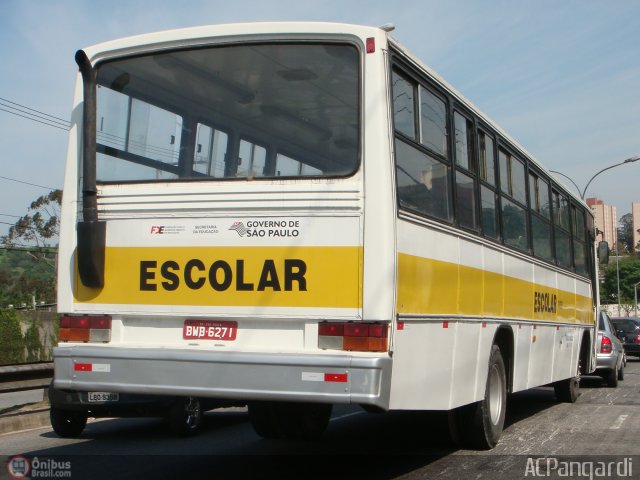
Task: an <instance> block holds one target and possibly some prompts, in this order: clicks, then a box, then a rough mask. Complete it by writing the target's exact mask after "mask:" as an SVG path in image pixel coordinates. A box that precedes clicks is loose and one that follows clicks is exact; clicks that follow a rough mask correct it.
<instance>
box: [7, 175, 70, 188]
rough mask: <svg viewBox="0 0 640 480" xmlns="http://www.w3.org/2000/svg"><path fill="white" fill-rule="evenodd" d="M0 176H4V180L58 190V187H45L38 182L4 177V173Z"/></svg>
mask: <svg viewBox="0 0 640 480" xmlns="http://www.w3.org/2000/svg"><path fill="white" fill-rule="evenodd" d="M0 178H2V179H3V180H10V181H12V182H18V183H24V184H25V185H31V186H32V187H40V188H46V189H47V190H58V189H57V188H53V187H45V186H44V185H38V184H37V183H29V182H23V181H22V180H16V179H15V178H9V177H3V176H2V175H0Z"/></svg>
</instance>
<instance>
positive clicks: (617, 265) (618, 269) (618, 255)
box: [549, 155, 640, 316]
mask: <svg viewBox="0 0 640 480" xmlns="http://www.w3.org/2000/svg"><path fill="white" fill-rule="evenodd" d="M638 160H640V156H638V155H636V156H635V157H629V158H627V159H626V160H623V161H622V162H620V163H616V164H614V165H610V166H608V167H605V168H603V169H602V170H600V171H598V172H596V173H595V174H594V175H593V176H592V177H591V178H590V179H589V181H588V182H587V184H586V185H585V186H584V190H582V191H580V187H578V185H577V184H576V182H574V181H573V179H572V178H571V177H568V176H567V175H565V174H564V173H562V172H558V171H556V170H549V171H550V172H551V173H556V174H558V175H562V176H563V177H564V178H566V179H567V180H569V181H570V182H571V183H572V184H573V186H574V187H576V190H577V191H578V195H580V198H581V199H582V200H583V201H584V196H585V195H586V194H587V188H589V185H591V182H593V180H594V178H596V177H597V176H598V175H600V174H601V173H603V172H606V171H607V170H611V169H612V168H615V167H619V166H620V165H625V164H627V163H633V162H637V161H638ZM603 236H604V235H603ZM619 257H620V249H619V247H618V242H617V241H616V280H617V283H618V316H620V267H619V263H618V262H619ZM639 284H640V282H638V283H636V285H635V287H634V288H635V295H636V303H635V311H636V316H637V313H638V285H639Z"/></svg>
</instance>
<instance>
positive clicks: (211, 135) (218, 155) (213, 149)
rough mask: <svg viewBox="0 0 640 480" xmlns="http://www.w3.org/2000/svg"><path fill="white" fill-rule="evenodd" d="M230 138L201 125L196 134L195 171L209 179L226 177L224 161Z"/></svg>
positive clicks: (223, 133)
mask: <svg viewBox="0 0 640 480" xmlns="http://www.w3.org/2000/svg"><path fill="white" fill-rule="evenodd" d="M228 142H229V136H228V135H227V134H226V133H225V132H222V131H220V130H216V129H213V128H211V127H209V126H207V125H203V124H201V123H199V124H198V130H197V132H196V148H195V152H194V158H193V171H194V172H198V173H201V174H203V175H206V176H208V177H214V178H222V177H224V159H225V155H226V153H227V144H228Z"/></svg>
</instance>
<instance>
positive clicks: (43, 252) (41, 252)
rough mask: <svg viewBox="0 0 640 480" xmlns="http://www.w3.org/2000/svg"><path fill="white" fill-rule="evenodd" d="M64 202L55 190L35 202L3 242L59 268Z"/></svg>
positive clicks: (4, 244)
mask: <svg viewBox="0 0 640 480" xmlns="http://www.w3.org/2000/svg"><path fill="white" fill-rule="evenodd" d="M61 201H62V190H53V191H51V192H49V193H48V194H47V195H43V196H41V197H39V198H37V199H36V200H34V201H33V202H31V206H30V207H29V212H28V213H27V214H26V215H25V216H24V217H21V218H20V219H19V220H18V221H17V222H16V223H15V224H14V225H12V226H11V227H10V228H9V233H7V234H6V235H4V236H3V237H2V238H1V239H0V243H2V245H3V246H4V247H5V248H7V249H22V250H23V251H24V252H25V253H27V254H28V255H30V256H31V257H32V258H33V259H34V260H37V261H39V262H42V263H45V264H46V265H49V266H50V267H51V268H52V269H53V268H55V255H56V247H57V244H58V235H59V233H60V202H61Z"/></svg>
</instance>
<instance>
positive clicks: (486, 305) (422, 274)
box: [397, 254, 593, 323]
mask: <svg viewBox="0 0 640 480" xmlns="http://www.w3.org/2000/svg"><path fill="white" fill-rule="evenodd" d="M397 302H398V303H397V306H398V312H399V313H403V314H416V315H433V314H436V315H437V314H448V315H468V316H480V317H498V318H499V317H505V318H521V319H524V320H547V321H557V322H563V323H590V322H592V321H593V320H592V307H591V305H592V302H591V299H590V298H589V297H586V296H582V295H578V294H576V293H574V292H567V291H563V290H560V289H555V288H549V287H546V286H542V285H538V284H535V283H532V282H528V281H526V280H521V279H518V278H513V277H509V276H506V275H501V274H499V273H495V272H489V271H486V270H481V269H478V268H473V267H468V266H465V265H459V264H455V263H449V262H442V261H439V260H433V259H429V258H422V257H417V256H413V255H408V254H400V255H399V256H398V300H397Z"/></svg>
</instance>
